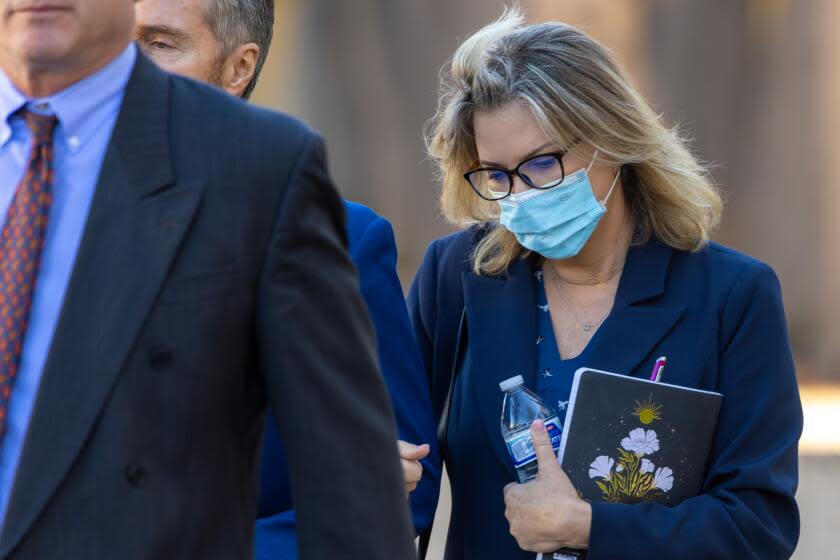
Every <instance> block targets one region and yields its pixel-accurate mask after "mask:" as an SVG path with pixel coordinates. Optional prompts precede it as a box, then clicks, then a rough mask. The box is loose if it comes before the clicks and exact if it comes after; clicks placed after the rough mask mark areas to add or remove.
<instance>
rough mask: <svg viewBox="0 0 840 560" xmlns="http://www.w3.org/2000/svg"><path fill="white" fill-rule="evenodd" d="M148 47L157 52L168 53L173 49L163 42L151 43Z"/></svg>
mask: <svg viewBox="0 0 840 560" xmlns="http://www.w3.org/2000/svg"><path fill="white" fill-rule="evenodd" d="M148 45H149V47H151V48H152V49H154V50H156V51H168V50H171V49H172V45H169V44H167V43H164V42H163V41H150V42H149V43H148Z"/></svg>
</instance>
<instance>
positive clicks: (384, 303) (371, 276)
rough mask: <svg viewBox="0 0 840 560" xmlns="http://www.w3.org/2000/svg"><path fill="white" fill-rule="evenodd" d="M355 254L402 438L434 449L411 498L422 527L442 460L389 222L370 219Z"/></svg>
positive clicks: (417, 525)
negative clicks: (398, 273)
mask: <svg viewBox="0 0 840 560" xmlns="http://www.w3.org/2000/svg"><path fill="white" fill-rule="evenodd" d="M352 255H353V260H354V261H355V262H356V266H357V267H358V268H359V278H360V285H361V290H362V296H364V298H365V301H366V302H367V305H368V310H369V311H370V316H371V318H372V319H373V324H374V328H375V330H376V336H377V340H378V342H379V360H380V364H381V366H382V373H383V375H384V377H385V384H386V385H387V386H388V392H389V394H390V395H391V402H392V403H393V406H394V412H395V414H396V419H397V433H398V434H399V438H400V439H402V440H404V441H407V442H409V443H413V444H418V445H419V444H423V443H427V444H429V446H430V448H431V450H430V452H429V455H428V456H427V457H426V458H425V459H424V460H423V461H422V464H423V478H422V479H421V480H420V483H419V484H418V486H417V488H416V489H415V490H414V492H412V493H411V497H410V500H411V513H412V517H413V520H414V527H415V529H416V530H417V531H422V530H423V529H425V528H427V527H428V526H429V525H431V523H432V520H433V519H434V514H435V509H436V507H437V501H438V492H439V487H440V471H441V461H440V453H439V450H438V446H437V435H436V433H435V424H434V418H433V416H432V403H431V396H430V394H429V385H428V382H427V380H426V375H425V370H424V367H423V360H422V358H421V356H420V351H419V350H418V348H417V342H416V341H415V339H414V335H413V333H412V328H411V322H410V320H409V317H408V311H407V309H406V303H405V298H404V296H403V291H402V286H401V285H400V281H399V278H398V277H397V268H396V266H397V246H396V242H395V240H394V233H393V230H392V229H391V225H390V224H389V223H388V221H387V220H385V219H383V218H379V217H377V218H376V219H375V220H374V221H373V222H371V223H370V225H369V226H368V227H367V229H366V230H365V231H364V233H363V235H362V236H361V238H360V239H359V241H358V243H357V244H356V245H355V247H354V249H353V252H352Z"/></svg>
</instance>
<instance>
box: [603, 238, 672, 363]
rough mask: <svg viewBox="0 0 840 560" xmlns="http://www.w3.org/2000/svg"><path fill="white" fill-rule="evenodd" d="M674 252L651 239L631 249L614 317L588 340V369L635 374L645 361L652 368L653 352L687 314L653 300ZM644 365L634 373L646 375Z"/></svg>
mask: <svg viewBox="0 0 840 560" xmlns="http://www.w3.org/2000/svg"><path fill="white" fill-rule="evenodd" d="M672 253H673V250H672V249H671V248H670V247H667V246H665V245H662V244H661V243H659V242H658V241H655V240H653V241H650V242H649V243H647V244H646V245H644V246H641V247H632V248H631V249H630V251H629V253H628V254H627V260H626V262H625V266H624V272H623V273H622V275H621V281H620V282H619V286H618V293H617V294H616V298H615V305H614V307H613V310H612V313H610V316H609V317H608V318H607V320H606V321H604V323H603V324H602V325H601V328H600V329H599V330H598V332H597V333H596V334H595V337H594V338H593V340H592V345H593V347H592V349H591V352H590V353H589V355H590V356H591V363H590V364H587V365H588V366H589V367H593V368H596V369H602V370H606V371H611V372H613V373H621V374H624V375H633V373H634V371H636V370H637V368H638V367H639V366H640V364H642V363H643V362H645V359H646V358H648V360H647V362H649V366H650V369H652V368H653V364H654V362H655V360H656V358H657V357H658V356H651V353H652V352H653V350H654V349H655V347H656V346H657V344H658V343H659V342H660V341H661V340H662V339H663V338H664V337H665V336H666V335H667V334H668V333H669V332H670V331H671V329H672V328H673V327H674V325H675V324H676V323H677V321H678V320H679V319H680V317H682V315H683V313H684V312H685V307H684V306H674V305H665V304H661V303H657V302H656V299H657V298H658V297H659V296H660V295H662V293H663V292H664V290H665V281H666V277H667V274H668V265H669V263H670V261H671V255H672ZM664 350H667V349H664ZM647 362H645V367H647V365H648V363H647ZM645 367H642V368H640V369H638V371H636V374H637V375H639V374H645V373H647V372H649V371H650V370H649V369H645Z"/></svg>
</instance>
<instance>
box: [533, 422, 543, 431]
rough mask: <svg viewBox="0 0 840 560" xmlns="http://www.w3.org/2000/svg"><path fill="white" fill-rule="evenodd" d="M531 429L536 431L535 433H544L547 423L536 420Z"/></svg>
mask: <svg viewBox="0 0 840 560" xmlns="http://www.w3.org/2000/svg"><path fill="white" fill-rule="evenodd" d="M531 427H532V428H533V429H534V431H537V432H544V431H545V422H543V421H542V420H534V423H533V424H531Z"/></svg>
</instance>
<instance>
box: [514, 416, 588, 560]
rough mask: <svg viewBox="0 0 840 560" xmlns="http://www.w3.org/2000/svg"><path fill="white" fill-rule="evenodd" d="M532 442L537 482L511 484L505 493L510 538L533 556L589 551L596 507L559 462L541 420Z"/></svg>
mask: <svg viewBox="0 0 840 560" xmlns="http://www.w3.org/2000/svg"><path fill="white" fill-rule="evenodd" d="M531 438H532V439H533V442H534V449H535V450H536V452H537V464H538V465H539V472H538V473H537V478H535V479H534V480H532V481H531V482H528V483H526V484H516V483H512V484H508V485H507V486H505V490H504V492H505V506H506V508H505V517H507V520H508V523H510V534H511V535H513V537H514V538H515V539H516V542H517V543H518V544H519V548H521V549H522V550H528V551H531V552H554V551H556V550H559V549H561V548H564V547H569V548H578V549H585V548H588V546H589V529H590V525H591V523H592V507H591V506H590V505H589V503H588V502H585V501H583V500H582V499H581V498H580V497H579V496H578V493H577V491H576V490H575V488H574V487H573V486H572V483H571V482H570V481H569V477H567V476H566V473H564V472H563V469H562V468H561V467H560V464H559V463H558V462H557V458H556V457H555V456H554V451H553V449H552V448H551V440H550V439H549V437H548V432H546V429H545V424H544V423H543V422H542V421H541V420H537V421H536V422H534V423H533V425H532V426H531Z"/></svg>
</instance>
